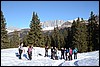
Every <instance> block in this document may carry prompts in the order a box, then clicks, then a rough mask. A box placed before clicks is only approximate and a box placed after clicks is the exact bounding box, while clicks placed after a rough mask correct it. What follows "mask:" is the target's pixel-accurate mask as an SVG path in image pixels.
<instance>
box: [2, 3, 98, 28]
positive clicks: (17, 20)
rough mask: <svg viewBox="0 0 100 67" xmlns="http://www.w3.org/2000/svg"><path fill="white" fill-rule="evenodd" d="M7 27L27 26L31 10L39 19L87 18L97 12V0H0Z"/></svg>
mask: <svg viewBox="0 0 100 67" xmlns="http://www.w3.org/2000/svg"><path fill="white" fill-rule="evenodd" d="M1 10H2V11H3V14H4V17H5V19H6V23H7V27H9V26H14V27H17V28H29V25H30V21H31V19H32V13H33V11H34V12H36V13H37V14H38V16H39V18H40V21H42V22H44V21H48V20H65V21H66V20H73V19H75V18H77V17H80V18H84V19H88V18H89V16H90V12H91V11H93V12H94V14H99V1H1Z"/></svg>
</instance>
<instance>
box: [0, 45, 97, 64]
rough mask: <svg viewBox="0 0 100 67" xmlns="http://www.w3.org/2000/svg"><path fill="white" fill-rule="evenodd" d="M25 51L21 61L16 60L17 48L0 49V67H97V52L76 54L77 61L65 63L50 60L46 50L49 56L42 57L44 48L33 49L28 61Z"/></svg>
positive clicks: (62, 60) (59, 54)
mask: <svg viewBox="0 0 100 67" xmlns="http://www.w3.org/2000/svg"><path fill="white" fill-rule="evenodd" d="M27 49H28V48H27V47H24V50H25V52H23V53H22V59H19V58H18V48H9V49H1V66H99V51H93V52H86V53H78V54H77V55H78V58H77V59H75V60H74V59H73V60H71V61H65V60H64V59H59V60H52V59H51V49H49V50H48V55H49V56H48V57H44V55H45V48H41V47H34V49H33V50H32V60H28V54H27ZM57 56H58V58H60V57H61V51H58V50H57ZM72 57H73V56H72Z"/></svg>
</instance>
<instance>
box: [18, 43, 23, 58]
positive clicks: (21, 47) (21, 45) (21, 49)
mask: <svg viewBox="0 0 100 67" xmlns="http://www.w3.org/2000/svg"><path fill="white" fill-rule="evenodd" d="M18 49H19V59H22V58H21V55H22V52H23V43H21V44H20V45H19V47H18Z"/></svg>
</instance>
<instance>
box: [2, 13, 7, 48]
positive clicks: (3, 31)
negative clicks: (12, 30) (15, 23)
mask: <svg viewBox="0 0 100 67" xmlns="http://www.w3.org/2000/svg"><path fill="white" fill-rule="evenodd" d="M5 22H6V20H5V18H4V15H3V12H2V11H1V49H4V48H8V47H9V40H8V35H7V30H6V23H5Z"/></svg>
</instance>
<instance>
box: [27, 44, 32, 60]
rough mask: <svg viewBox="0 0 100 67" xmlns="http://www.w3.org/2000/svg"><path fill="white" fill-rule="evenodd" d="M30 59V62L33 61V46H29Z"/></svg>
mask: <svg viewBox="0 0 100 67" xmlns="http://www.w3.org/2000/svg"><path fill="white" fill-rule="evenodd" d="M27 52H28V57H29V60H32V46H29V48H28V51H27Z"/></svg>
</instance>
